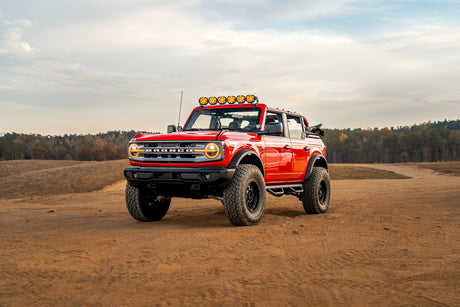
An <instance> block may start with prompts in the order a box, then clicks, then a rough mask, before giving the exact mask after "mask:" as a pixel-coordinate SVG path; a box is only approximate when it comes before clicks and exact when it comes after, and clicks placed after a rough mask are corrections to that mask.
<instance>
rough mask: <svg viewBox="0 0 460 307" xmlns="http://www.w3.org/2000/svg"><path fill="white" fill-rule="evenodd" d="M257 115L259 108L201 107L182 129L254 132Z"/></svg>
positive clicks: (256, 127)
mask: <svg viewBox="0 0 460 307" xmlns="http://www.w3.org/2000/svg"><path fill="white" fill-rule="evenodd" d="M259 117H260V109H259V108H257V109H254V108H247V109H246V108H244V109H243V108H224V109H201V110H196V111H195V112H193V114H192V116H191V117H190V119H189V121H188V122H187V124H186V125H185V127H184V129H183V130H184V131H193V130H222V129H228V130H233V131H245V132H256V131H258V126H257V124H258V123H259Z"/></svg>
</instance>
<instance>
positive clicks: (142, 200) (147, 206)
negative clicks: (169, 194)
mask: <svg viewBox="0 0 460 307" xmlns="http://www.w3.org/2000/svg"><path fill="white" fill-rule="evenodd" d="M125 200H126V206H127V207H128V211H129V213H130V214H131V216H132V217H133V218H134V219H136V220H138V221H142V222H153V221H159V220H161V219H162V218H163V216H165V214H166V213H167V212H168V209H169V205H170V204H171V199H170V198H169V199H164V200H155V195H153V194H152V193H149V190H148V189H147V188H143V187H135V186H132V185H130V184H129V183H127V184H126V190H125Z"/></svg>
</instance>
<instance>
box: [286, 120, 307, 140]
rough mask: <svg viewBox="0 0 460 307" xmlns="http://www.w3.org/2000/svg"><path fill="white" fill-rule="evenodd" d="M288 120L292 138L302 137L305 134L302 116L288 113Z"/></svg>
mask: <svg viewBox="0 0 460 307" xmlns="http://www.w3.org/2000/svg"><path fill="white" fill-rule="evenodd" d="M287 121H288V127H289V135H290V136H291V139H301V138H302V136H303V125H302V118H301V117H299V116H292V115H287Z"/></svg>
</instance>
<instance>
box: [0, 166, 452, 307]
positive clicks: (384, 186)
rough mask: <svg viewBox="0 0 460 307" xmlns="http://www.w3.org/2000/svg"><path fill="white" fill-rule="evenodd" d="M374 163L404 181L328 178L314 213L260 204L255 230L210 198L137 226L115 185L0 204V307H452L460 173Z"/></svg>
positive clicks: (297, 206)
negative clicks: (324, 202) (324, 206)
mask: <svg viewBox="0 0 460 307" xmlns="http://www.w3.org/2000/svg"><path fill="white" fill-rule="evenodd" d="M366 166H367V167H369V165H366ZM377 167H380V168H385V169H390V170H392V171H395V172H401V173H403V174H404V175H406V176H410V177H413V178H412V179H374V180H333V181H332V189H333V191H332V201H331V206H330V209H329V211H328V212H327V213H326V214H324V215H306V214H305V213H304V211H303V208H302V206H301V203H300V202H299V201H298V200H297V199H296V198H294V197H292V196H283V197H281V198H275V197H272V196H268V198H267V205H266V213H265V216H264V217H263V219H262V221H261V223H260V224H259V225H257V226H254V227H234V226H232V225H231V224H230V223H229V222H228V220H227V219H226V217H225V215H224V211H223V207H222V205H221V203H220V202H218V201H216V200H185V199H173V201H172V204H171V208H170V211H169V212H168V214H167V215H166V216H165V218H164V219H163V220H162V221H160V222H156V223H141V222H137V221H135V220H133V219H132V218H131V217H130V216H129V214H128V212H127V210H126V208H125V203H124V182H120V183H116V184H114V185H112V186H110V187H107V188H105V189H104V190H102V191H98V192H91V193H81V194H78V193H74V194H64V195H55V196H35V197H27V198H16V199H0V277H1V278H0V306H34V305H35V306H45V305H48V306H85V305H89V306H109V305H117V306H152V305H165V306H166V305H224V306H230V305H245V306H266V305H294V306H306V305H313V306H337V305H340V306H348V305H353V306H369V305H374V306H460V244H459V243H460V242H459V241H460V240H459V238H460V177H455V176H448V175H441V174H439V173H435V172H432V171H429V170H421V169H418V168H416V167H415V166H412V167H411V166H404V167H401V166H385V165H383V166H382V165H379V166H377Z"/></svg>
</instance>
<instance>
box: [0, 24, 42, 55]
mask: <svg viewBox="0 0 460 307" xmlns="http://www.w3.org/2000/svg"><path fill="white" fill-rule="evenodd" d="M31 26H32V22H30V21H29V20H24V19H18V20H15V21H13V22H10V21H3V22H2V23H1V24H0V54H18V55H24V54H30V53H33V52H34V49H33V48H32V46H31V45H30V44H29V43H27V42H25V41H24V40H23V35H24V28H27V27H31Z"/></svg>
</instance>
